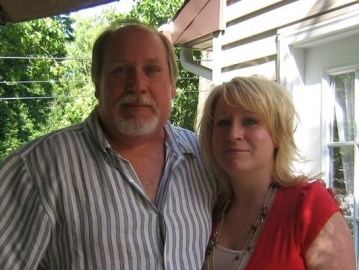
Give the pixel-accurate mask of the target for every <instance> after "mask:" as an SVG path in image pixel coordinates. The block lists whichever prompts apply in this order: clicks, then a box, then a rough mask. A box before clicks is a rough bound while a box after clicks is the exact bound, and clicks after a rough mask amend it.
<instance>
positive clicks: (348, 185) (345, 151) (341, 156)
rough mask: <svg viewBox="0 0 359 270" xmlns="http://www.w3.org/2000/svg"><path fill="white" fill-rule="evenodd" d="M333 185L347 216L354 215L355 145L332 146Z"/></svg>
mask: <svg viewBox="0 0 359 270" xmlns="http://www.w3.org/2000/svg"><path fill="white" fill-rule="evenodd" d="M330 160H331V161H332V164H331V175H332V181H333V183H332V185H333V187H334V188H335V189H336V194H337V196H338V198H339V199H340V200H341V202H342V204H341V206H342V209H343V212H344V215H345V216H350V217H353V209H354V196H353V193H354V146H340V147H333V148H330Z"/></svg>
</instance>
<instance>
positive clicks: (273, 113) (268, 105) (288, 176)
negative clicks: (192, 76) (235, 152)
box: [199, 76, 309, 203]
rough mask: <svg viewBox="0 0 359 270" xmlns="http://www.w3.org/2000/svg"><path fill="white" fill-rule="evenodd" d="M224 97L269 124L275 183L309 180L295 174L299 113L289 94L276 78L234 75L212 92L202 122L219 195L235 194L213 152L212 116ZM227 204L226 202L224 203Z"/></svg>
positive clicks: (206, 155) (204, 150) (206, 153)
mask: <svg viewBox="0 0 359 270" xmlns="http://www.w3.org/2000/svg"><path fill="white" fill-rule="evenodd" d="M221 97H223V99H224V101H225V102H226V103H227V104H228V106H235V107H236V106H242V107H244V108H245V109H246V110H249V111H251V112H255V113H256V114H258V116H259V117H260V118H261V119H262V120H263V121H264V123H265V124H266V125H267V127H268V130H269V133H270V135H271V137H272V139H273V141H274V142H275V143H276V145H277V147H278V148H277V149H276V152H275V162H274V167H273V172H272V179H273V182H274V183H278V184H279V185H281V186H293V185H297V184H299V183H300V182H303V181H307V180H308V179H309V178H308V177H307V176H304V175H301V176H295V175H294V169H293V167H292V164H293V161H295V160H296V161H302V160H303V159H302V157H301V156H300V154H299V151H298V148H297V146H296V144H295V142H294V132H295V130H296V126H297V121H299V117H298V114H297V112H296V110H295V107H294V104H293V102H292V98H291V95H290V93H289V92H288V91H287V90H286V89H285V88H283V87H282V86H280V85H279V84H278V83H276V82H274V81H270V80H267V79H265V78H262V77H258V76H251V77H235V78H233V79H232V80H231V81H229V82H224V83H222V84H221V85H218V86H216V87H215V88H214V89H213V90H212V91H211V93H210V94H209V96H208V98H207V100H206V103H205V106H204V110H203V116H202V119H201V122H200V126H199V127H200V131H199V135H200V136H199V137H200V145H201V149H202V153H203V156H204V160H205V161H206V163H207V165H208V166H209V168H211V169H213V171H214V173H215V174H216V176H217V177H218V179H219V181H218V185H219V197H220V198H223V200H226V199H229V198H230V197H231V196H232V194H231V193H232V191H231V190H232V189H231V186H230V182H229V177H228V175H227V174H226V173H225V172H224V171H223V170H222V169H221V168H220V167H219V166H218V164H217V163H216V162H215V158H214V154H213V151H212V129H213V117H214V111H215V109H216V105H217V103H218V100H219V98H221ZM223 203H224V202H223Z"/></svg>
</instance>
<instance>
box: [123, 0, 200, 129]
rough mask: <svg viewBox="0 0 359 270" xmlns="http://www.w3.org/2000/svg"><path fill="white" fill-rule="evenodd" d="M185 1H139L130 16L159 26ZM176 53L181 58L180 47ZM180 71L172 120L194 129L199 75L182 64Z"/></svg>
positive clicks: (166, 21) (176, 123)
mask: <svg viewBox="0 0 359 270" xmlns="http://www.w3.org/2000/svg"><path fill="white" fill-rule="evenodd" d="M183 2H184V1H183V0H171V1H168V0H156V1H153V0H142V1H138V2H137V3H136V5H135V6H134V8H133V9H132V11H131V13H130V17H131V18H135V19H139V20H141V21H142V22H145V23H148V24H150V25H152V26H154V27H159V26H161V25H163V24H165V23H168V22H169V20H170V19H171V18H173V16H174V15H175V14H176V12H177V11H178V10H179V9H180V7H181V5H182V4H183ZM176 54H177V57H178V59H179V54H180V52H179V49H178V48H177V49H176ZM197 56H199V55H197ZM195 57H196V55H195ZM179 71H180V78H179V80H178V82H177V96H176V98H175V99H174V101H173V105H172V114H171V117H170V120H171V122H172V123H173V124H175V125H178V126H181V127H184V128H187V129H189V130H194V123H195V119H196V114H197V103H198V82H199V77H198V76H197V75H195V74H193V73H190V72H188V71H186V70H185V69H183V68H182V66H181V65H180V64H179Z"/></svg>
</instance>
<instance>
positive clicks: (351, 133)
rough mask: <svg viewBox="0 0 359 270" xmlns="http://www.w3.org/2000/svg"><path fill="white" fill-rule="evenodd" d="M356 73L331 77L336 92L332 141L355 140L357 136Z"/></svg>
mask: <svg viewBox="0 0 359 270" xmlns="http://www.w3.org/2000/svg"><path fill="white" fill-rule="evenodd" d="M354 79H355V73H354V72H350V73H345V74H340V75H336V76H332V77H331V85H332V87H333V89H334V92H335V104H334V117H333V120H334V121H333V125H332V136H333V137H332V141H334V142H343V141H354V138H355V118H354V110H355V105H354V104H355V96H354V95H355V91H354V82H355V80H354Z"/></svg>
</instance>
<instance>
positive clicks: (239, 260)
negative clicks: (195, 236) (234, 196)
mask: <svg viewBox="0 0 359 270" xmlns="http://www.w3.org/2000/svg"><path fill="white" fill-rule="evenodd" d="M277 189H278V184H275V183H272V184H271V185H270V186H269V192H268V194H267V197H266V199H265V202H264V205H263V207H262V208H261V211H260V214H259V217H258V218H257V220H256V221H255V222H254V223H253V224H252V225H251V228H250V233H249V235H248V238H247V241H246V244H245V245H244V249H243V252H241V254H238V255H237V256H236V257H235V258H234V260H233V262H232V264H231V266H230V267H229V269H228V270H232V269H234V266H236V265H238V266H237V267H236V269H240V268H241V266H242V264H243V262H244V261H245V260H246V258H247V257H248V256H249V254H251V252H253V251H254V248H255V244H256V239H257V236H258V232H259V231H260V227H261V225H262V224H263V222H264V220H265V218H266V217H267V215H268V212H269V208H270V205H271V204H272V202H273V200H274V198H275V195H276V191H277ZM230 203H231V201H228V202H227V204H226V206H225V209H226V211H223V214H222V216H221V218H220V221H219V223H218V226H217V228H216V230H215V231H214V233H213V234H212V235H211V238H210V240H209V242H208V246H207V249H206V257H207V258H208V257H209V256H210V255H211V252H212V251H213V256H212V260H211V265H212V269H213V270H215V252H216V245H217V240H218V237H219V235H220V233H221V229H222V226H223V221H224V216H225V213H226V212H227V211H228V209H229V207H230ZM208 263H209V262H208Z"/></svg>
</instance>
